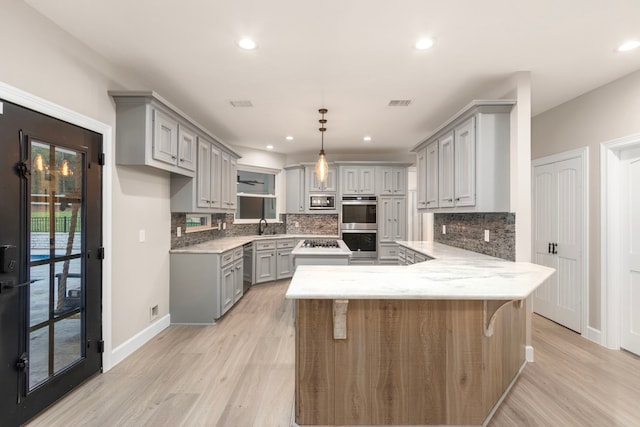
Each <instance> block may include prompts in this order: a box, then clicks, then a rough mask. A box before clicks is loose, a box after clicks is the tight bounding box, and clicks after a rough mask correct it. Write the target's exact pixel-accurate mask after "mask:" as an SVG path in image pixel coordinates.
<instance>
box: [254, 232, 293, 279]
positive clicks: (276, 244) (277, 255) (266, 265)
mask: <svg viewBox="0 0 640 427" xmlns="http://www.w3.org/2000/svg"><path fill="white" fill-rule="evenodd" d="M295 244H296V241H295V240H294V239H283V240H261V241H257V242H255V244H254V254H255V255H254V260H255V264H254V266H255V269H254V270H255V271H254V281H253V283H264V282H271V281H273V280H277V279H285V278H287V277H291V276H292V275H293V259H292V257H291V251H292V250H293V247H294V246H295Z"/></svg>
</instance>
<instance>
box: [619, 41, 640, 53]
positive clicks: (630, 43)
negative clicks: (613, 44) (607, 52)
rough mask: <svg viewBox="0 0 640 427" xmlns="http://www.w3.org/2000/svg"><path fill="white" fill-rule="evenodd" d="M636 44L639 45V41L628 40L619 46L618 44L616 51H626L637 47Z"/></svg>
mask: <svg viewBox="0 0 640 427" xmlns="http://www.w3.org/2000/svg"><path fill="white" fill-rule="evenodd" d="M638 46H640V41H638V40H629V41H626V42H624V43H622V44H621V45H620V46H618V52H628V51H630V50H633V49H635V48H637V47H638Z"/></svg>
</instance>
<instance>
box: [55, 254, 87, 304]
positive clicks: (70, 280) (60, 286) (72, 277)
mask: <svg viewBox="0 0 640 427" xmlns="http://www.w3.org/2000/svg"><path fill="white" fill-rule="evenodd" d="M81 278H82V277H81V274H80V259H79V258H76V259H72V260H68V261H63V262H57V263H56V270H55V274H54V293H53V312H54V314H55V315H56V316H59V315H62V314H65V313H67V312H69V311H71V310H75V309H77V308H80V307H81V305H82V304H81V303H80V301H81V300H82V286H81V284H82V283H81Z"/></svg>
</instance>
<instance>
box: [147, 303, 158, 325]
mask: <svg viewBox="0 0 640 427" xmlns="http://www.w3.org/2000/svg"><path fill="white" fill-rule="evenodd" d="M157 318H158V304H156V305H154V306H153V307H151V308H150V309H149V320H150V321H152V322H153V321H154V320H156V319H157Z"/></svg>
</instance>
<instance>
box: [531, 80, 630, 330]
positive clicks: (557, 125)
mask: <svg viewBox="0 0 640 427" xmlns="http://www.w3.org/2000/svg"><path fill="white" fill-rule="evenodd" d="M637 133H640V71H636V72H634V73H632V74H629V75H627V76H625V77H623V78H621V79H618V80H616V81H614V82H612V83H609V84H607V85H605V86H602V87H599V88H597V89H595V90H593V91H591V92H588V93H586V94H584V95H582V96H580V97H578V98H575V99H573V100H571V101H569V102H567V103H564V104H562V105H559V106H558V107H556V108H553V109H551V110H549V111H547V112H545V113H542V114H539V115H537V116H536V117H534V118H533V121H532V144H531V145H532V147H531V154H532V155H531V157H532V159H537V158H540V157H544V156H548V155H551V154H557V153H562V152H564V151H568V150H572V149H576V148H581V147H589V177H588V185H589V222H588V231H589V258H588V259H585V262H587V263H588V265H589V319H588V320H589V326H590V327H592V328H594V329H596V330H600V329H601V326H602V313H601V303H602V301H601V297H600V295H601V283H600V273H601V265H600V255H601V251H600V248H601V245H602V243H601V239H600V143H602V142H606V141H610V140H613V139H617V138H621V137H624V136H628V135H632V134H637Z"/></svg>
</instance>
